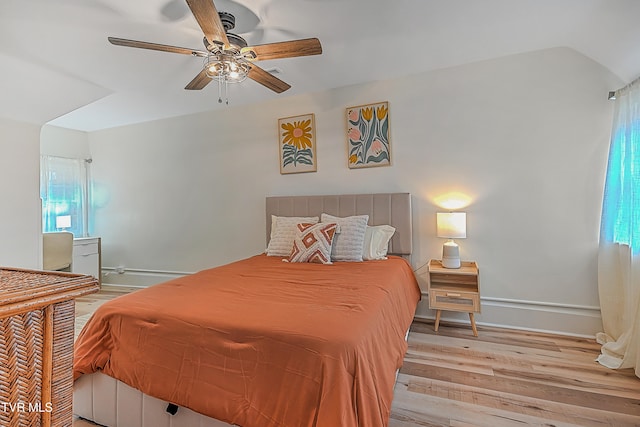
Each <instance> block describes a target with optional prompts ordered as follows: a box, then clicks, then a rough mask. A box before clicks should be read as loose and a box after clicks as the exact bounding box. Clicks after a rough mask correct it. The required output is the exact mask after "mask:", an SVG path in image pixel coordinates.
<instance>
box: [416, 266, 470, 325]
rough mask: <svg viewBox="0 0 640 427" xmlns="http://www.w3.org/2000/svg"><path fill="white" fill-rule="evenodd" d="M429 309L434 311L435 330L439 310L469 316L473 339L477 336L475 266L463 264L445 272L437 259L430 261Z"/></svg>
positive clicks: (438, 321)
mask: <svg viewBox="0 0 640 427" xmlns="http://www.w3.org/2000/svg"><path fill="white" fill-rule="evenodd" d="M427 289H428V292H429V308H430V309H433V310H437V311H436V322H435V328H434V329H435V330H436V332H437V331H438V327H439V326H440V314H441V312H442V310H450V311H461V312H466V313H469V320H470V321H471V329H472V330H473V335H474V336H476V337H477V336H478V330H477V329H476V320H475V318H474V317H473V314H474V313H480V285H479V282H478V264H477V263H476V262H475V261H462V262H461V265H460V268H445V267H443V266H442V262H441V261H440V260H438V259H432V260H431V261H429V275H428V278H427Z"/></svg>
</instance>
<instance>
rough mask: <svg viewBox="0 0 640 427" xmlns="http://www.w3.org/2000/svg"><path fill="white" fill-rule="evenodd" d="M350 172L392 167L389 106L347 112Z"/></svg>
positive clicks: (369, 106) (361, 106)
mask: <svg viewBox="0 0 640 427" xmlns="http://www.w3.org/2000/svg"><path fill="white" fill-rule="evenodd" d="M347 146H348V150H349V151H348V156H349V157H348V161H349V168H351V169H357V168H368V167H372V166H389V165H390V164H391V147H390V142H389V103H388V102H380V103H377V104H367V105H359V106H357V107H349V108H347Z"/></svg>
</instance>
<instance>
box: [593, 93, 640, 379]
mask: <svg viewBox="0 0 640 427" xmlns="http://www.w3.org/2000/svg"><path fill="white" fill-rule="evenodd" d="M618 92H619V93H617V94H616V98H617V99H616V101H615V107H614V119H613V129H612V135H611V145H610V148H609V163H608V166H607V178H606V183H605V192H604V200H603V204H602V220H601V225H600V248H599V254H598V290H599V295H600V307H601V311H602V323H603V327H604V332H602V333H599V334H598V335H597V337H596V338H597V340H598V342H599V343H601V344H602V353H601V355H600V356H599V357H598V361H599V362H600V363H601V364H602V365H604V366H607V367H609V368H614V369H621V368H633V369H634V370H635V373H636V375H637V376H638V377H640V83H638V82H637V81H636V82H634V83H633V84H632V85H630V86H629V87H627V88H625V89H623V90H621V91H618Z"/></svg>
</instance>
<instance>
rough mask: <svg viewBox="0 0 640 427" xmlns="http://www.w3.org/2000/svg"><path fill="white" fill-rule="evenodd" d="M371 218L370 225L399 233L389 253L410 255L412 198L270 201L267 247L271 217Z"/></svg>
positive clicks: (285, 198) (378, 196)
mask: <svg viewBox="0 0 640 427" xmlns="http://www.w3.org/2000/svg"><path fill="white" fill-rule="evenodd" d="M323 212H324V213H327V214H330V215H334V216H351V215H369V225H383V224H389V225H391V226H392V227H395V229H396V232H395V233H394V235H393V238H392V239H391V242H390V243H389V253H390V254H394V255H410V254H411V248H412V241H411V194H409V193H377V194H342V195H336V196H275V197H267V200H266V214H267V244H268V243H269V236H270V235H271V215H277V216H318V217H319V216H320V215H321V214H322V213H323Z"/></svg>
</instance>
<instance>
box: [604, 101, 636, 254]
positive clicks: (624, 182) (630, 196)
mask: <svg viewBox="0 0 640 427" xmlns="http://www.w3.org/2000/svg"><path fill="white" fill-rule="evenodd" d="M629 92H630V93H629V94H627V95H626V96H624V97H623V99H621V100H620V101H617V102H620V103H621V105H620V106H619V107H618V108H616V112H615V117H614V125H613V131H612V139H611V146H610V148H609V163H608V167H607V179H606V184H605V191H604V200H603V204H602V223H601V234H600V238H601V239H604V240H605V241H607V242H613V243H622V244H626V245H628V246H630V247H631V251H632V253H633V254H634V255H635V254H639V253H640V96H637V95H640V90H637V89H636V90H630V91H629Z"/></svg>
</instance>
